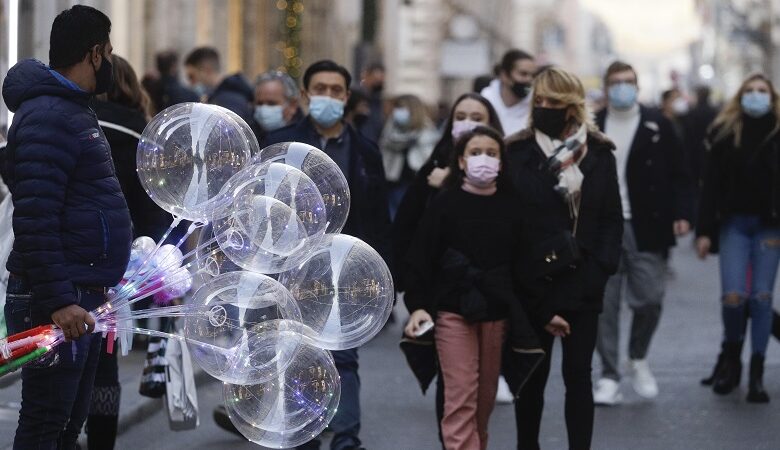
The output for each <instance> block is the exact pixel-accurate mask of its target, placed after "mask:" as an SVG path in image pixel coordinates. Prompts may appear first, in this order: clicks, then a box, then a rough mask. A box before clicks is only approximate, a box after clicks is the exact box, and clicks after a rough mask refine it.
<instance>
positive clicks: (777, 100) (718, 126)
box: [711, 73, 780, 147]
mask: <svg viewBox="0 0 780 450" xmlns="http://www.w3.org/2000/svg"><path fill="white" fill-rule="evenodd" d="M755 80H761V81H763V82H764V83H766V85H767V86H769V92H770V95H771V96H772V112H773V113H774V115H775V118H776V119H775V127H774V128H773V129H772V132H771V133H769V135H768V136H767V139H769V138H770V137H771V136H773V135H774V134H775V133H777V132H778V130H780V122H778V121H777V118H780V95H778V93H777V91H776V90H775V87H774V85H773V84H772V81H771V80H770V79H769V78H768V77H767V76H766V75H764V74H762V73H754V74H752V75H749V76H748V77H747V78H745V81H743V82H742V85H741V86H740V87H739V90H737V93H736V94H735V95H734V96H733V97H732V98H731V100H729V101H728V103H726V106H724V107H723V109H722V110H721V111H720V114H718V116H717V117H715V120H714V121H713V122H712V127H711V128H712V129H713V130H717V132H716V134H715V138H714V141H715V142H717V141H720V140H721V139H725V138H727V137H729V136H731V135H733V136H734V146H735V147H739V146H740V145H741V144H742V128H743V126H744V124H743V123H742V94H744V93H745V90H746V89H747V85H748V84H750V83H751V82H753V81H755Z"/></svg>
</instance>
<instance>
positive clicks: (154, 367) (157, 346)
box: [138, 336, 168, 398]
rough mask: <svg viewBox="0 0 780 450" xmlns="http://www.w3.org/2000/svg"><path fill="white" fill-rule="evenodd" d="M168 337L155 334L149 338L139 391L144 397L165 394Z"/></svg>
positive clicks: (158, 396) (155, 396)
mask: <svg viewBox="0 0 780 450" xmlns="http://www.w3.org/2000/svg"><path fill="white" fill-rule="evenodd" d="M167 343H168V339H166V338H161V337H157V336H153V337H151V338H149V347H148V348H147V350H146V359H144V371H143V374H142V375H141V385H140V386H139V387H138V393H139V394H141V395H143V396H144V397H151V398H160V397H162V396H163V395H165V380H166V379H167V370H166V369H167V367H168V361H167V360H166V359H165V347H166V344H167Z"/></svg>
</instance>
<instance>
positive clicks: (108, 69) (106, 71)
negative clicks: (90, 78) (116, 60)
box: [92, 55, 114, 95]
mask: <svg viewBox="0 0 780 450" xmlns="http://www.w3.org/2000/svg"><path fill="white" fill-rule="evenodd" d="M102 56H103V62H102V63H101V64H100V68H99V69H95V65H94V64H93V65H92V69H95V92H94V94H95V95H100V94H105V93H106V92H108V90H109V89H111V86H112V85H113V84H114V69H113V67H112V66H111V62H110V61H109V60H108V58H106V55H102Z"/></svg>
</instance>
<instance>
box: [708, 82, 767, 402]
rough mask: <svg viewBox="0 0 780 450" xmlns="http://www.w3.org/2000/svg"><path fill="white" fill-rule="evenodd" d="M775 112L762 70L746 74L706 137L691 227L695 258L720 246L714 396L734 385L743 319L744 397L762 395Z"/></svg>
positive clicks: (752, 398) (752, 399) (739, 368)
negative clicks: (719, 337) (746, 354)
mask: <svg viewBox="0 0 780 450" xmlns="http://www.w3.org/2000/svg"><path fill="white" fill-rule="evenodd" d="M778 117H780V100H778V93H777V91H776V90H775V89H774V87H773V86H772V82H771V81H770V80H769V79H768V78H767V77H765V76H764V75H761V74H756V75H752V76H750V77H748V78H747V79H746V80H745V81H744V82H743V83H742V86H741V87H740V89H739V91H738V92H737V94H736V95H735V96H734V97H733V98H732V99H731V100H730V101H729V102H728V103H727V104H726V106H725V107H724V108H723V110H722V111H721V113H720V114H719V115H718V116H717V117H716V119H715V121H714V123H713V126H712V132H711V135H710V137H709V138H708V142H709V152H708V154H707V159H706V163H705V166H704V176H703V180H702V195H701V204H700V209H699V222H698V227H697V229H696V235H697V239H696V247H697V251H698V253H699V257H701V258H704V257H706V255H707V253H708V252H714V251H716V250H719V251H720V259H719V264H720V278H721V286H722V298H721V301H722V306H721V310H722V311H721V317H722V321H723V328H724V340H723V342H722V344H721V346H722V352H721V355H720V357H719V358H718V364H717V366H716V368H715V371H714V373H713V376H711V377H710V378H708V379H705V380H702V382H703V383H704V384H711V385H712V387H713V390H714V391H715V393H717V394H727V393H729V392H731V391H732V390H733V389H734V388H735V387H737V386H738V385H739V381H740V378H741V372H742V362H741V353H742V344H743V339H744V337H745V336H747V334H746V321H747V318H748V317H749V319H750V333H749V336H750V344H751V345H750V347H751V354H752V356H751V358H750V371H749V375H750V378H749V382H748V394H747V401H748V402H751V403H766V402H768V401H769V395H768V394H767V392H766V391H765V390H764V387H763V382H762V381H763V380H762V378H763V371H764V355H765V353H766V348H767V344H768V341H769V336H770V333H771V331H772V322H773V317H772V297H773V289H774V285H775V276H776V273H777V267H778V261H779V260H780V184H779V183H780V149H779V148H778V147H779V145H778V144H780V142H779V141H780V121H778ZM749 272H750V273H751V275H748V273H749ZM748 280H750V281H748Z"/></svg>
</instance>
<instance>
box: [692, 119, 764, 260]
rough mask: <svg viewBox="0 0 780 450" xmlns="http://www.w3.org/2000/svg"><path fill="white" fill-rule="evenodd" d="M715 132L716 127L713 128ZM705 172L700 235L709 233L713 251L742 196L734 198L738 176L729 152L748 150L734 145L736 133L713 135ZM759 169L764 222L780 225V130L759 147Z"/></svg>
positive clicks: (759, 199) (698, 232)
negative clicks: (719, 136)
mask: <svg viewBox="0 0 780 450" xmlns="http://www.w3.org/2000/svg"><path fill="white" fill-rule="evenodd" d="M712 134H713V136H714V135H715V134H717V130H713V132H712ZM710 142H712V143H711V144H708V147H709V151H708V152H707V154H706V158H705V165H704V173H703V176H702V193H701V201H700V205H699V218H698V227H697V228H696V235H697V236H704V237H709V238H710V240H711V241H712V245H711V247H710V251H711V252H713V253H716V252H717V251H718V237H719V231H720V226H721V224H722V223H723V220H724V219H727V218H728V217H729V216H731V215H732V214H734V211H732V209H733V206H732V205H734V204H735V203H736V202H739V201H740V200H739V198H734V193H735V191H736V189H735V184H734V183H735V180H734V178H733V177H732V174H733V172H734V167H733V164H732V163H731V161H730V160H729V157H728V153H729V152H735V151H747V149H743V148H736V147H735V146H734V135H733V134H730V135H728V136H726V137H724V138H722V139H720V140H717V141H715V140H714V139H712V138H711V139H710ZM757 150H758V151H757V153H756V155H757V157H758V158H760V159H759V163H758V164H757V166H758V167H759V172H758V173H756V178H757V183H758V184H760V185H761V188H759V189H756V192H755V195H756V198H757V201H758V205H759V208H760V217H761V223H762V224H764V225H767V226H778V225H780V133H776V132H775V133H773V134H771V135H770V136H769V137H768V138H767V139H766V140H764V141H763V142H762V143H761V144H760V146H759V147H758V149H757Z"/></svg>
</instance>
